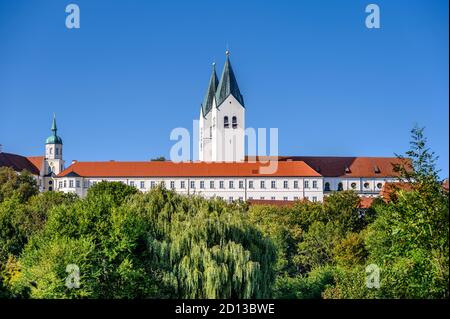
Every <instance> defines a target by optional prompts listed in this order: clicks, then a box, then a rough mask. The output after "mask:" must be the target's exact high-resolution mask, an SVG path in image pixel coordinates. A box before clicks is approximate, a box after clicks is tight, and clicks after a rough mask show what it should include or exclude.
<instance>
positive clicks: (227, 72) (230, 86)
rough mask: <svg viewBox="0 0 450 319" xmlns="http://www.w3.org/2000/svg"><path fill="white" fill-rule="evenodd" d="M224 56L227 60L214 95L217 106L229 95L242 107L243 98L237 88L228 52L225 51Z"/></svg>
mask: <svg viewBox="0 0 450 319" xmlns="http://www.w3.org/2000/svg"><path fill="white" fill-rule="evenodd" d="M225 54H226V56H227V59H226V61H225V66H224V67H223V72H222V77H221V78H220V82H219V87H218V89H217V93H216V100H217V106H219V105H220V104H222V102H223V101H224V100H225V99H226V98H227V97H228V96H229V95H230V94H231V95H233V96H234V97H235V99H236V100H238V101H239V103H241V105H242V106H244V97H243V96H242V94H241V92H240V91H239V86H238V84H237V81H236V77H235V76H234V72H233V68H232V67H231V63H230V51H229V50H228V49H227V50H226V52H225Z"/></svg>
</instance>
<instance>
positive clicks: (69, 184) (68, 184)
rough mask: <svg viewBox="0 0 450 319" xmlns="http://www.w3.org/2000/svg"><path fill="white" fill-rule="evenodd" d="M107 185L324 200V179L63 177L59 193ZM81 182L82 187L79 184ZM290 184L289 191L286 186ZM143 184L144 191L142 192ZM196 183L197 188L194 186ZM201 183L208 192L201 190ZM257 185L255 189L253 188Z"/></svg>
mask: <svg viewBox="0 0 450 319" xmlns="http://www.w3.org/2000/svg"><path fill="white" fill-rule="evenodd" d="M102 180H105V181H119V182H122V183H125V184H127V185H132V184H133V183H134V186H135V187H136V188H137V189H138V190H140V191H142V192H147V191H149V190H150V189H151V186H152V184H151V183H152V182H154V183H155V185H158V184H159V183H161V182H164V183H165V187H166V188H168V189H169V188H171V182H172V181H173V182H175V189H174V190H175V191H176V192H178V193H180V194H191V195H201V196H204V197H207V198H210V197H214V196H216V197H221V198H223V199H225V200H230V199H232V200H238V199H242V200H248V199H265V200H271V199H275V200H285V199H286V200H296V199H303V198H306V197H307V198H308V199H309V200H311V201H312V200H317V201H322V200H323V191H322V187H323V181H322V178H319V177H318V178H303V177H274V178H270V177H254V178H253V177H252V178H245V177H242V178H240V177H194V178H179V177H177V178H149V177H145V178H82V177H60V178H56V179H55V182H56V184H55V187H56V190H59V191H62V192H66V193H68V192H73V193H76V194H78V195H79V196H81V197H84V196H86V194H87V190H88V188H89V187H90V186H92V185H93V184H95V183H98V182H101V181H102ZM77 181H78V183H77ZM182 181H184V184H185V187H184V188H181V182H182ZM211 181H213V182H214V188H210V182H211ZM230 181H231V182H233V188H230ZM240 181H242V182H243V188H240V187H239V186H240V185H239V182H240ZM261 181H264V183H265V185H264V186H265V187H264V188H262V187H261ZM272 181H274V182H275V188H272ZM285 181H286V182H287V188H285V187H284V182H285ZM295 181H296V182H297V186H298V188H295V187H294V186H295V185H294V182H295ZM305 181H309V188H305V187H304V186H305ZM313 181H316V182H317V188H313ZM141 182H143V183H144V185H143V186H144V187H143V188H141ZM191 182H194V188H192V187H191V186H192V185H191ZM201 182H203V183H204V188H201ZM220 182H223V184H224V188H220ZM251 182H253V188H251V187H250V184H251Z"/></svg>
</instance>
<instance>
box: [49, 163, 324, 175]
mask: <svg viewBox="0 0 450 319" xmlns="http://www.w3.org/2000/svg"><path fill="white" fill-rule="evenodd" d="M277 164H278V168H277V170H276V172H275V173H273V174H268V175H266V174H260V173H259V168H262V167H264V166H267V165H263V164H260V163H245V162H244V163H206V162H184V163H173V162H170V161H165V162H158V161H154V162H115V161H109V162H76V163H74V164H72V165H70V166H69V167H68V168H67V169H65V170H64V171H63V172H61V173H60V174H59V175H58V177H63V176H66V175H68V174H70V173H75V174H78V175H80V176H88V177H177V176H180V177H188V176H190V177H195V176H198V177H206V176H215V177H221V176H223V177H227V176H230V177H234V176H241V177H251V176H255V177H258V176H308V177H315V176H321V175H320V174H319V173H317V172H316V171H315V170H313V169H312V168H311V167H309V166H308V165H306V164H305V163H304V162H301V161H298V162H278V163H277Z"/></svg>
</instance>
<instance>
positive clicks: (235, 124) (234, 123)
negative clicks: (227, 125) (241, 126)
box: [231, 116, 237, 128]
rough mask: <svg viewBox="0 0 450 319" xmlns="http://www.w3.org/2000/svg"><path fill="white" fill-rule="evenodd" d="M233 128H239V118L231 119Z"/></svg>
mask: <svg viewBox="0 0 450 319" xmlns="http://www.w3.org/2000/svg"><path fill="white" fill-rule="evenodd" d="M231 126H232V127H233V128H237V117H236V116H233V118H232V119H231Z"/></svg>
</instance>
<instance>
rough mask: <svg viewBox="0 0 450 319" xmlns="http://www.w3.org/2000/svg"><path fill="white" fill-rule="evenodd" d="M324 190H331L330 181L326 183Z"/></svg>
mask: <svg viewBox="0 0 450 319" xmlns="http://www.w3.org/2000/svg"><path fill="white" fill-rule="evenodd" d="M324 191H326V192H329V191H330V183H328V182H326V183H325V186H324Z"/></svg>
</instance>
